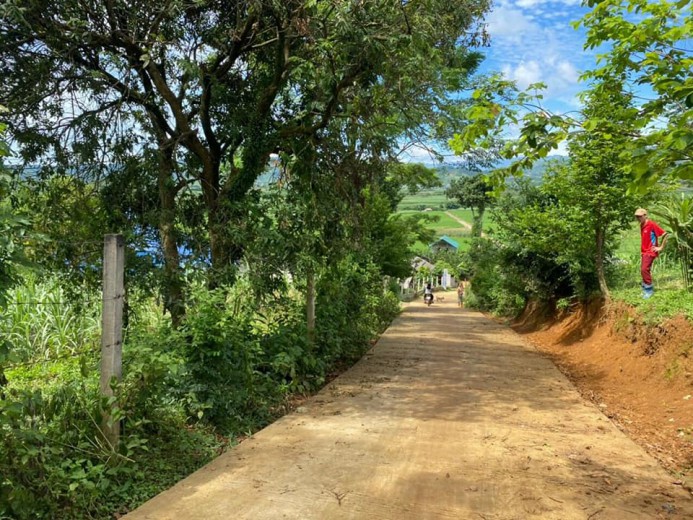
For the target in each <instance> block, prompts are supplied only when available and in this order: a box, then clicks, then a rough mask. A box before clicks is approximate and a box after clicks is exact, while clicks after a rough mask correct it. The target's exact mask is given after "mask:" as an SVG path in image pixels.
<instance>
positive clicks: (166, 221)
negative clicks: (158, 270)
mask: <svg viewBox="0 0 693 520" xmlns="http://www.w3.org/2000/svg"><path fill="white" fill-rule="evenodd" d="M173 169H174V161H173V149H172V147H171V146H169V145H168V144H162V145H160V147H159V175H158V187H159V200H160V202H161V210H160V212H159V234H160V235H161V246H162V250H163V254H164V294H165V303H164V307H165V308H166V309H167V310H168V311H169V312H170V313H171V322H172V324H173V326H174V327H178V325H180V323H181V321H182V319H183V317H184V316H185V301H184V298H183V280H182V278H181V274H180V255H179V254H178V237H177V236H176V228H175V219H176V186H175V184H174V181H173Z"/></svg>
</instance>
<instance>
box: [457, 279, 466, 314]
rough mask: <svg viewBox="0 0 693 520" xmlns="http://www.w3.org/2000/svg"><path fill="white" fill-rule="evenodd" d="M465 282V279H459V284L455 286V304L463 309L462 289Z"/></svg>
mask: <svg viewBox="0 0 693 520" xmlns="http://www.w3.org/2000/svg"><path fill="white" fill-rule="evenodd" d="M465 285H466V282H465V280H460V284H459V285H458V286H457V306H458V307H461V308H463V309H464V290H465Z"/></svg>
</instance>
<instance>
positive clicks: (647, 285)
mask: <svg viewBox="0 0 693 520" xmlns="http://www.w3.org/2000/svg"><path fill="white" fill-rule="evenodd" d="M635 218H636V219H638V222H640V274H641V275H642V290H643V298H650V297H651V296H652V295H653V294H654V287H653V286H652V273H651V271H652V263H653V262H654V259H655V258H657V257H658V256H659V252H660V251H661V250H662V249H664V244H666V242H667V238H668V235H667V232H666V231H664V230H663V229H662V228H661V227H659V225H658V224H657V223H656V222H655V221H653V220H650V219H649V218H647V210H646V209H643V208H638V209H636V210H635ZM660 238H661V239H662V241H661V243H660V242H659V239H660Z"/></svg>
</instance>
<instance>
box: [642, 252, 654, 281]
mask: <svg viewBox="0 0 693 520" xmlns="http://www.w3.org/2000/svg"><path fill="white" fill-rule="evenodd" d="M654 259H655V257H654V256H652V255H642V256H641V257H640V274H641V275H642V283H644V284H645V285H652V272H651V271H652V262H654Z"/></svg>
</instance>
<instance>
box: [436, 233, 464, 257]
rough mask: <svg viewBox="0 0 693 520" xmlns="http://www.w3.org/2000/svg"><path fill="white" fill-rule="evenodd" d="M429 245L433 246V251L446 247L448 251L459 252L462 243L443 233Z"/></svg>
mask: <svg viewBox="0 0 693 520" xmlns="http://www.w3.org/2000/svg"><path fill="white" fill-rule="evenodd" d="M429 247H430V248H431V251H433V252H434V253H437V252H438V251H441V250H444V249H446V250H448V251H455V252H457V250H458V249H459V248H460V245H459V244H458V243H457V241H456V240H453V239H452V238H450V237H449V236H447V235H443V236H442V237H440V238H439V239H438V240H436V241H435V242H433V243H432V244H431V245H430V246H429Z"/></svg>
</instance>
